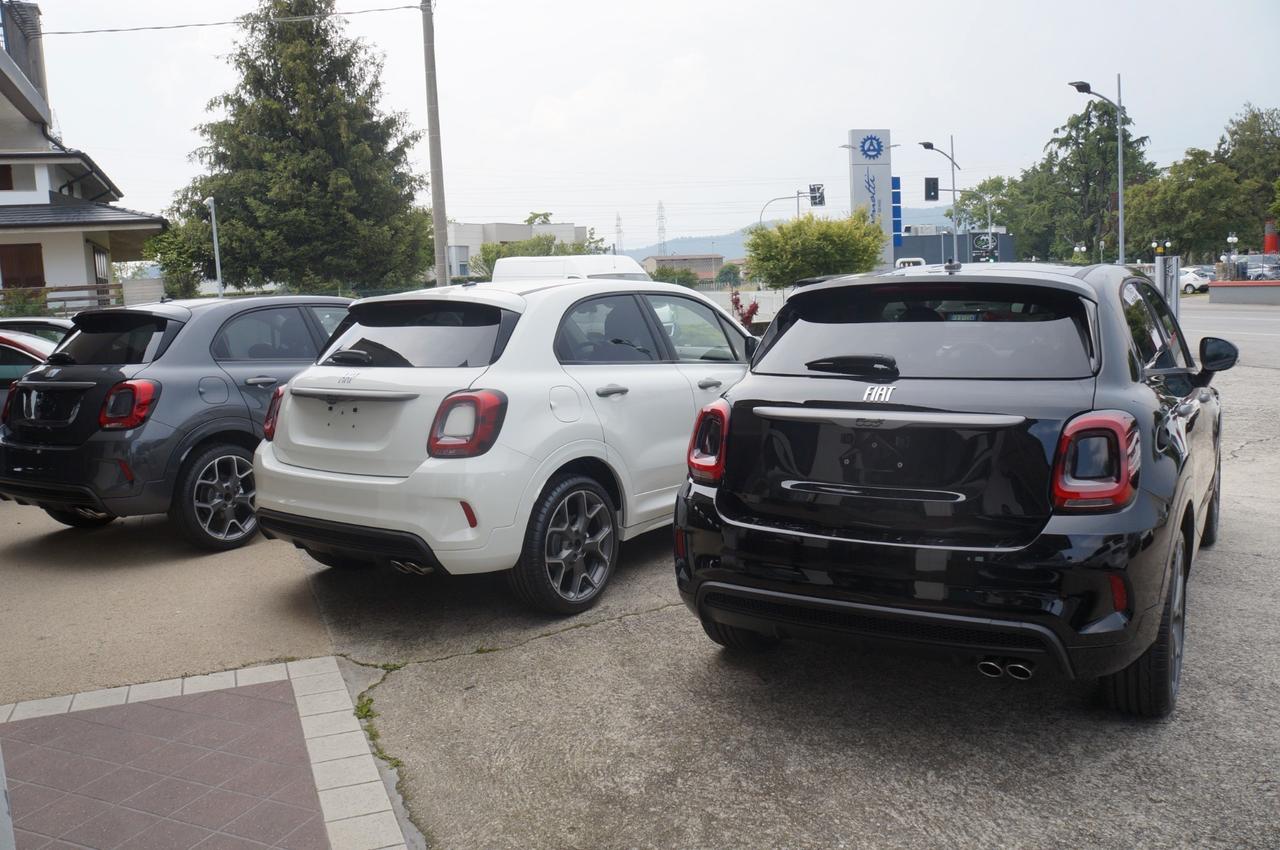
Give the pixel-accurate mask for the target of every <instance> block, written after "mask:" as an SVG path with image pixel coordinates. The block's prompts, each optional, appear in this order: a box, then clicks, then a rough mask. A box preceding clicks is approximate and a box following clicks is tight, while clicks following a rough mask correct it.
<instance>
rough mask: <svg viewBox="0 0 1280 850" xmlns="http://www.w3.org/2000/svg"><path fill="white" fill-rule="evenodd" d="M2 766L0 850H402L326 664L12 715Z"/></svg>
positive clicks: (3, 738)
mask: <svg viewBox="0 0 1280 850" xmlns="http://www.w3.org/2000/svg"><path fill="white" fill-rule="evenodd" d="M0 764H2V765H3V768H2V769H0V778H3V781H4V782H5V784H6V786H7V788H6V793H7V798H8V806H7V808H8V811H9V816H8V818H6V814H5V812H6V807H5V806H2V805H0V848H7V847H10V846H12V847H16V848H17V850H56V848H91V850H146V849H147V848H154V850H191V848H199V850H242V849H243V850H248V848H282V850H313V848H314V850H322V848H330V847H332V848H333V850H381V848H402V847H404V838H403V836H402V834H401V831H400V827H399V825H398V823H397V821H396V817H395V814H394V813H393V811H392V806H391V801H390V799H389V796H388V794H387V790H386V787H385V786H384V785H383V783H382V780H381V778H380V776H379V772H378V768H377V764H376V762H375V761H374V758H373V755H372V754H371V753H370V750H369V743H368V740H367V738H366V736H365V734H364V732H363V731H362V729H361V727H360V721H359V720H358V719H357V718H356V716H355V712H354V707H353V705H352V703H351V696H350V694H349V692H348V690H347V688H346V684H345V683H344V681H343V678H342V675H341V674H340V672H339V670H338V666H337V661H336V659H335V658H333V657H324V658H314V659H308V660H305V661H294V662H289V663H287V664H284V663H281V664H270V665H265V666H260V667H250V668H245V669H242V670H233V671H226V672H222V673H215V674H212V675H208V676H192V677H187V678H184V679H170V680H167V681H163V682H150V683H146V684H140V685H133V686H129V687H121V688H110V689H106V690H100V691H91V692H87V693H80V694H73V695H68V696H61V697H51V698H48V699H40V700H31V701H28V702H22V703H18V704H16V705H3V706H0ZM6 820H11V823H6Z"/></svg>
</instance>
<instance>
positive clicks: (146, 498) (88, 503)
mask: <svg viewBox="0 0 1280 850" xmlns="http://www.w3.org/2000/svg"><path fill="white" fill-rule="evenodd" d="M139 431H141V432H143V433H141V434H140V433H139ZM172 436H173V429H171V428H169V427H168V426H167V425H164V424H163V423H159V422H155V421H152V422H148V423H147V424H146V425H144V426H143V427H142V428H141V429H138V430H137V431H130V432H125V431H120V432H109V431H104V432H99V433H98V434H95V435H94V436H93V437H91V438H90V439H88V440H86V441H85V442H84V443H81V444H80V445H76V446H58V445H29V444H25V443H19V442H15V441H14V440H13V437H12V435H11V434H10V433H8V432H4V433H3V434H0V499H10V500H12V501H15V502H18V503H19V504H25V505H37V506H39V507H42V508H52V509H55V510H68V509H75V508H90V509H92V510H95V511H106V512H107V513H110V514H113V515H115V516H137V515H141V514H157V513H164V512H165V511H167V510H168V509H169V499H170V497H171V495H172V489H173V483H172V481H167V480H165V478H164V469H163V467H162V466H160V465H158V464H157V463H156V462H155V458H157V457H160V456H162V454H161V453H159V452H157V451H156V449H157V446H163V445H165V444H167V443H168V442H169V440H170V439H171V438H172Z"/></svg>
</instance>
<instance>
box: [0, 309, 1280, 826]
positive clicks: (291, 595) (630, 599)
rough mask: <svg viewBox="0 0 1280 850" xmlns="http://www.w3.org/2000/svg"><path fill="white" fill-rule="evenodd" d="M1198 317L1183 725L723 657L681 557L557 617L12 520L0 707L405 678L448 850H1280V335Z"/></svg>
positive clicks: (394, 689)
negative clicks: (1207, 364) (299, 665)
mask: <svg viewBox="0 0 1280 850" xmlns="http://www.w3.org/2000/svg"><path fill="white" fill-rule="evenodd" d="M1182 303H1183V307H1182V310H1183V322H1184V324H1185V325H1186V328H1187V332H1188V336H1189V337H1190V339H1191V343H1192V346H1193V348H1194V347H1195V346H1196V345H1197V343H1198V340H1199V337H1200V336H1202V335H1217V336H1224V337H1226V338H1228V339H1232V340H1233V341H1235V342H1236V343H1237V344H1238V345H1239V346H1240V348H1241V350H1242V364H1243V365H1241V366H1240V367H1238V368H1237V369H1236V370H1234V371H1232V372H1229V373H1226V374H1223V375H1221V376H1219V378H1218V379H1217V381H1216V385H1217V386H1218V387H1219V388H1221V390H1222V391H1223V395H1224V398H1225V400H1226V406H1227V423H1226V431H1225V438H1224V467H1223V474H1224V515H1223V522H1222V539H1221V542H1220V543H1219V544H1218V546H1216V547H1215V548H1213V549H1212V550H1205V551H1203V552H1202V553H1201V554H1200V555H1199V557H1198V558H1197V561H1196V563H1195V565H1194V567H1193V571H1192V578H1191V585H1190V591H1189V593H1190V595H1189V598H1190V611H1189V625H1188V647H1187V658H1186V672H1185V677H1184V685H1183V693H1182V699H1181V702H1180V705H1179V708H1178V711H1177V713H1176V715H1175V716H1174V717H1173V718H1172V719H1171V720H1169V721H1167V722H1163V723H1140V722H1134V721H1128V720H1123V719H1119V718H1117V717H1115V716H1113V715H1112V714H1110V713H1109V712H1108V711H1107V710H1106V709H1104V708H1103V707H1101V706H1100V705H1099V704H1098V702H1097V700H1096V695H1095V693H1094V690H1093V688H1092V687H1091V686H1090V685H1088V684H1087V683H1073V682H1064V681H1061V680H1058V679H1055V678H1053V677H1052V676H1049V675H1042V676H1039V677H1037V678H1036V679H1035V680H1033V681H1031V682H1029V683H1015V682H1012V681H1007V680H999V681H992V680H987V679H983V678H981V677H979V676H978V675H977V674H976V673H975V672H974V671H972V670H970V669H966V668H962V667H957V666H952V665H950V664H947V663H945V662H938V661H920V660H914V659H910V660H909V659H904V658H899V657H894V656H890V655H883V654H878V655H856V654H851V653H850V652H848V651H846V650H844V649H840V648H833V647H827V646H819V645H809V644H801V643H794V644H788V645H786V646H784V647H783V648H781V649H780V650H779V651H777V652H774V653H771V654H768V655H764V656H760V657H756V658H745V659H744V658H737V657H733V656H730V655H727V654H725V653H722V652H721V651H720V650H718V649H717V648H716V647H715V646H714V645H713V644H711V643H710V642H709V641H708V640H707V639H706V638H705V636H704V635H703V634H702V632H701V630H700V628H699V627H698V625H697V623H696V622H695V621H694V619H693V618H692V616H690V615H689V614H688V612H687V611H686V610H685V609H684V607H683V605H681V604H680V603H679V601H678V597H677V595H676V593H675V587H674V581H673V578H672V574H671V564H670V559H669V552H668V547H669V535H668V533H667V532H665V531H663V532H656V533H654V534H650V535H646V536H645V537H643V538H641V539H639V540H636V541H631V542H629V543H627V544H625V545H624V548H623V556H622V562H621V564H620V568H619V572H618V574H617V576H616V577H615V579H614V583H613V585H612V586H611V587H610V589H609V592H608V594H607V596H606V597H605V599H604V600H602V602H601V604H600V605H599V606H597V607H596V608H595V609H593V610H592V611H591V612H589V613H587V614H585V615H583V616H580V617H577V618H574V619H570V620H561V619H553V618H546V617H540V616H535V615H531V614H528V613H526V612H525V611H524V610H523V609H522V608H521V607H520V605H519V604H518V603H517V602H516V601H515V600H514V599H513V598H512V597H511V595H510V594H509V593H508V591H507V589H506V587H505V585H504V583H503V581H502V580H501V577H497V576H477V577H466V578H457V579H453V578H449V577H431V578H425V579H423V578H416V577H409V576H403V575H400V574H399V573H396V572H393V571H389V570H388V571H375V572H366V573H346V572H341V571H335V570H326V569H324V568H323V567H321V566H320V565H318V564H316V563H315V562H313V561H311V560H310V559H309V558H306V557H305V556H303V555H301V554H299V553H298V552H296V551H295V550H293V549H291V548H289V547H287V546H285V545H283V544H280V543H267V542H265V541H258V542H257V543H255V544H254V545H252V546H250V547H247V548H245V549H243V550H240V551H238V552H233V553H226V554H221V555H197V554H194V553H192V551H191V550H190V549H189V548H188V547H187V545H186V544H185V543H184V542H182V541H181V539H180V538H178V536H177V535H176V533H175V532H173V531H172V529H170V528H169V527H168V526H167V525H166V524H165V523H164V521H163V520H161V519H132V520H127V521H122V522H117V523H114V524H113V525H111V526H109V527H107V528H105V529H101V530H98V531H92V532H81V531H74V530H69V529H63V528H62V527H61V526H58V525H57V524H55V523H53V522H52V521H51V520H49V519H47V518H46V517H44V515H43V514H42V513H41V512H39V511H38V510H35V509H32V508H21V507H18V506H15V505H12V504H8V503H0V703H5V702H10V701H13V700H15V699H26V698H32V697H39V696H46V695H50V694H58V693H69V692H72V691H78V690H86V689H89V688H95V687H107V686H112V685H120V684H128V683H133V682H139V681H146V680H154V679H161V678H167V677H172V676H179V675H183V674H187V673H202V672H210V671H213V670H217V669H225V668H228V667H234V666H240V665H244V664H249V663H253V662H255V661H266V660H269V659H273V658H280V657H305V656H311V655H320V654H326V653H329V652H331V651H336V652H338V653H341V654H344V655H346V656H348V657H349V658H351V659H352V660H354V661H356V662H359V663H361V664H364V665H368V666H366V667H364V668H363V672H364V673H365V674H366V675H367V677H368V678H367V679H366V681H374V680H375V679H377V678H378V677H382V681H381V683H380V684H378V685H376V686H375V687H374V688H373V689H372V691H371V692H370V694H371V696H372V697H373V699H374V710H375V711H376V712H377V713H378V716H377V717H376V719H375V721H374V723H375V725H376V726H377V728H378V731H379V732H380V735H381V738H380V745H381V746H382V747H383V748H384V749H385V750H386V751H387V752H388V753H389V754H390V755H393V756H396V757H398V758H400V759H401V760H402V761H403V762H404V766H403V768H402V769H401V777H402V782H401V788H402V790H403V791H404V793H405V795H406V797H407V801H408V806H409V809H410V812H411V814H412V815H413V818H414V820H415V822H416V823H417V825H418V826H419V827H420V828H421V829H422V830H423V831H424V832H425V833H426V834H427V835H428V836H429V837H430V838H431V839H432V841H433V843H434V845H435V846H438V847H440V848H447V850H454V848H457V849H458V850H463V848H502V847H520V848H541V847H551V848H578V847H581V848H615V847H616V848H624V847H626V848H632V847H635V848H638V847H680V848H692V847H700V848H703V847H705V848H719V847H734V848H739V847H752V848H754V847H769V848H782V847H786V848H803V847H824V848H825V847H895V848H896V847H940V846H965V847H971V846H972V847H1048V846H1075V847H1126V848H1127V847H1175V846H1176V847H1259V848H1273V847H1277V846H1280V626H1278V625H1277V624H1278V623H1280V619H1278V618H1277V617H1276V613H1275V612H1276V611H1277V610H1280V579H1278V578H1277V574H1276V559H1275V553H1276V552H1277V550H1280V522H1278V521H1277V518H1278V517H1280V490H1278V488H1277V487H1276V486H1275V483H1274V482H1275V481H1276V480H1280V426H1278V425H1277V422H1280V308H1261V307H1240V306H1233V305H1212V304H1209V303H1207V298H1205V297H1203V296H1199V297H1191V298H1184V299H1183V302H1182ZM378 665H385V666H386V667H389V668H393V669H391V670H390V672H385V673H384V671H383V670H382V669H378ZM400 665H403V666H400Z"/></svg>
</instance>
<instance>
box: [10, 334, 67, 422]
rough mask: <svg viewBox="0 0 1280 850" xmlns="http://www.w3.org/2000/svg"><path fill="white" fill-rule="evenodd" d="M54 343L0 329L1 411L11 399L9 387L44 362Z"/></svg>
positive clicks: (40, 337)
mask: <svg viewBox="0 0 1280 850" xmlns="http://www.w3.org/2000/svg"><path fill="white" fill-rule="evenodd" d="M53 347H54V346H53V343H52V342H50V341H49V340H47V339H45V338H44V337H42V336H36V335H35V334H28V333H22V332H21V331H13V330H9V329H7V328H4V327H0V410H3V409H4V408H5V406H6V404H7V402H8V399H9V385H10V384H12V383H13V382H14V381H16V380H18V379H19V378H21V377H22V376H23V375H25V374H26V373H27V372H30V371H31V370H32V369H34V368H35V367H36V366H39V365H40V364H41V363H43V362H44V359H45V358H46V357H48V356H49V354H50V353H52V352H53Z"/></svg>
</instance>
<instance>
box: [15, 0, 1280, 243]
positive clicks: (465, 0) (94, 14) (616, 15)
mask: <svg viewBox="0 0 1280 850" xmlns="http://www.w3.org/2000/svg"><path fill="white" fill-rule="evenodd" d="M405 2H406V0H339V2H338V8H339V9H340V10H356V9H369V8H375V7H383V6H394V5H401V4H404V3H405ZM409 2H412V0H409ZM255 5H256V4H255V3H254V2H253V0H199V2H197V0H114V2H110V3H104V2H101V0H43V2H41V3H40V7H41V11H42V13H43V25H44V28H45V30H46V31H53V30H70V29H87V28H92V27H104V26H133V25H149V24H170V23H185V22H198V21H210V20H220V19H227V18H233V17H235V16H236V15H238V14H242V13H243V12H245V11H248V10H249V9H251V8H253V7H254V6H255ZM348 27H349V32H350V33H351V34H353V35H356V36H359V37H360V38H362V39H364V40H365V41H366V42H367V43H368V44H369V45H370V46H371V47H373V48H374V49H375V50H377V51H379V52H380V53H382V54H383V55H384V56H385V58H386V68H385V71H384V84H385V100H384V107H385V108H387V109H393V110H399V111H404V112H407V113H408V114H409V116H410V120H411V121H412V122H413V123H414V124H415V125H416V126H418V127H421V128H425V125H426V111H425V94H424V91H425V90H424V85H423V71H422V41H421V35H422V32H421V16H420V14H419V13H418V12H417V11H416V10H414V9H406V10H399V11H387V12H380V13H374V14H367V15H358V16H354V17H352V18H349V19H348ZM236 36H237V29H236V28H235V27H219V28H209V29H188V30H173V31H167V32H145V33H130V34H99V35H49V36H48V37H47V38H46V40H45V62H46V65H47V70H48V78H49V89H50V102H51V105H52V106H53V109H54V111H55V113H56V117H57V121H58V123H59V125H60V127H61V130H62V134H63V138H64V141H65V142H66V143H67V144H68V145H70V146H73V147H77V148H81V149H83V150H85V151H87V152H88V153H89V154H90V155H91V156H93V157H94V158H95V159H96V160H97V161H98V163H99V164H100V165H101V166H102V167H103V168H104V169H105V170H106V171H107V172H108V174H110V175H111V177H112V178H113V179H114V180H115V181H116V183H117V184H118V185H120V187H121V188H122V189H123V190H124V193H125V198H124V200H123V202H122V203H123V204H124V205H125V206H129V207H133V208H137V209H143V210H148V211H161V210H163V209H164V208H165V207H167V206H168V205H169V202H170V200H171V198H172V196H173V193H174V191H175V190H176V189H178V188H179V187H181V186H182V185H184V184H185V183H186V182H187V181H188V180H189V179H190V177H191V176H192V175H193V174H194V173H195V172H196V166H195V165H194V164H193V163H191V162H190V161H189V159H188V155H189V153H190V152H191V150H192V149H194V148H195V147H196V146H197V145H198V143H199V137H198V136H197V135H196V134H195V132H194V131H193V128H194V127H195V126H196V125H197V124H199V123H200V122H201V121H203V120H205V118H206V113H205V111H204V108H205V105H206V103H207V102H208V101H209V99H210V98H211V97H213V96H215V95H217V94H219V93H220V92H223V91H225V90H226V89H228V88H230V87H231V86H233V85H234V83H235V76H234V74H233V73H232V71H231V69H230V67H229V66H228V64H227V62H226V55H227V53H228V52H229V50H230V49H231V47H232V45H233V44H234V40H235V38H236ZM436 42H437V50H438V70H439V75H440V83H439V85H440V99H441V124H442V130H443V148H444V167H445V189H446V203H447V208H448V213H449V217H450V218H452V219H457V220H460V221H469V222H480V221H519V220H521V219H523V218H524V216H525V215H526V214H527V213H528V212H529V211H530V210H550V211H552V212H553V213H554V214H555V218H556V220H557V221H573V222H576V223H578V224H586V225H590V226H592V227H594V228H595V229H596V231H597V233H598V234H599V235H602V236H604V237H605V239H606V240H607V241H609V242H612V241H613V235H614V215H615V213H620V214H621V216H622V227H623V232H624V236H623V238H624V243H625V246H626V247H627V248H638V247H642V246H644V245H646V244H649V243H652V242H653V241H655V237H656V232H657V225H656V211H657V205H658V202H659V201H662V202H664V204H665V206H666V214H667V237H668V238H674V237H677V236H685V235H709V234H715V233H722V232H726V231H729V230H733V229H736V228H738V227H741V226H743V225H746V224H749V223H751V222H754V221H755V220H756V217H757V215H758V214H759V211H760V206H761V204H762V203H763V202H764V201H765V200H767V199H769V198H771V197H774V196H777V195H784V194H788V193H790V192H793V191H794V190H796V189H798V188H802V187H805V186H807V185H808V184H809V183H825V184H826V185H827V199H828V204H829V211H830V212H836V213H839V212H847V210H848V207H849V186H848V170H847V164H846V163H847V160H846V157H845V151H842V150H840V149H839V148H838V145H840V144H842V143H843V142H844V141H845V139H846V134H847V131H848V130H849V129H850V128H852V127H888V128H890V129H891V131H892V133H893V140H894V142H895V143H899V142H900V143H903V144H902V147H899V148H896V149H894V151H893V163H894V173H895V174H898V175H901V176H902V178H903V184H904V192H903V194H904V198H903V201H904V203H905V204H906V205H908V206H922V205H924V202H923V180H922V179H921V178H923V177H925V176H928V175H934V176H941V177H943V180H942V183H943V185H944V187H945V186H946V185H948V181H947V175H946V174H945V173H944V167H945V166H946V161H945V160H944V159H942V158H941V157H939V156H937V154H934V153H929V152H926V151H923V150H921V149H920V148H919V147H918V146H917V145H916V144H915V143H916V142H918V141H920V140H922V139H932V140H933V141H935V142H939V143H940V144H945V142H946V137H947V135H948V134H951V133H954V134H955V138H956V160H957V161H958V162H959V163H960V165H961V166H963V171H962V172H961V175H960V181H959V183H960V186H961V187H962V188H963V187H964V186H967V185H972V184H973V183H976V182H977V181H979V180H981V179H982V178H984V177H987V176H990V175H992V174H1015V173H1017V172H1018V171H1019V170H1020V169H1022V168H1024V167H1026V166H1028V165H1030V164H1031V163H1032V162H1034V161H1035V160H1036V159H1037V158H1038V157H1039V156H1040V155H1041V152H1042V147H1043V145H1044V143H1045V142H1046V141H1047V140H1048V138H1049V136H1050V134H1051V133H1052V131H1053V128H1054V127H1056V126H1059V125H1061V124H1062V123H1063V121H1064V120H1065V118H1066V117H1067V115H1069V114H1070V113H1071V112H1072V111H1075V110H1078V109H1080V108H1081V107H1082V106H1083V100H1084V98H1083V96H1082V95H1079V94H1077V93H1076V92H1075V91H1074V90H1072V89H1070V88H1069V87H1068V86H1067V85H1066V82H1067V81H1068V80H1075V79H1085V80H1088V81H1090V82H1092V83H1093V85H1094V87H1095V88H1097V89H1098V90H1100V91H1102V92H1104V93H1106V94H1107V95H1109V96H1114V94H1115V75H1116V73H1117V72H1119V73H1121V74H1122V75H1123V78H1124V79H1123V82H1124V102H1125V104H1126V107H1127V109H1128V110H1129V112H1130V115H1131V116H1132V118H1133V119H1134V121H1135V122H1136V131H1137V132H1138V133H1139V134H1142V135H1147V136H1150V138H1151V144H1150V147H1149V148H1148V153H1149V155H1150V156H1151V157H1152V158H1153V159H1155V160H1156V162H1157V163H1159V164H1161V165H1167V164H1168V163H1169V162H1171V161H1172V160H1174V159H1177V158H1179V157H1180V156H1181V154H1182V152H1183V151H1184V150H1185V149H1186V148H1187V147H1191V146H1195V147H1207V148H1212V146H1213V145H1214V144H1215V142H1216V141H1217V139H1218V136H1219V134H1220V132H1221V129H1222V126H1223V124H1224V123H1225V122H1226V120H1227V118H1228V117H1230V116H1231V115H1232V114H1234V113H1236V112H1238V111H1239V110H1240V108H1241V106H1242V105H1243V104H1244V103H1245V102H1246V101H1252V102H1253V103H1255V104H1256V105H1259V106H1266V107H1272V106H1277V105H1280V104H1278V103H1277V95H1276V92H1277V89H1276V69H1275V56H1276V46H1277V44H1280V5H1277V3H1276V2H1275V0H1236V2H1225V0H1219V2H1215V3H1212V4H1206V3H1204V2H1202V0H1200V2H1186V1H1185V0H1176V2H1173V1H1172V0H1164V2H1143V3H1137V2H1125V0H1109V2H1095V1H1094V0H1073V2H1053V3H1050V2H1043V0H1035V2H967V3H958V2H930V0H911V2H904V3H899V2H877V3H871V2H854V0H786V2H771V3H764V2H760V3H754V2H742V1H741V0H735V2H730V0H679V2H676V0H647V1H646V2H638V0H542V2H527V0H438V2H437V5H436ZM414 161H415V164H416V166H417V167H418V168H419V169H420V170H421V171H422V172H423V173H424V174H425V173H426V171H427V150H426V143H425V141H424V142H423V143H422V144H420V145H419V147H418V149H417V150H416V152H415V156H414ZM423 201H424V202H426V201H427V198H426V197H424V198H423ZM786 209H787V205H786V204H778V205H777V206H776V207H774V208H772V209H771V212H774V213H775V214H778V213H780V212H782V211H785V210H786ZM775 211H776V212H775ZM908 223H909V222H908Z"/></svg>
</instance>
